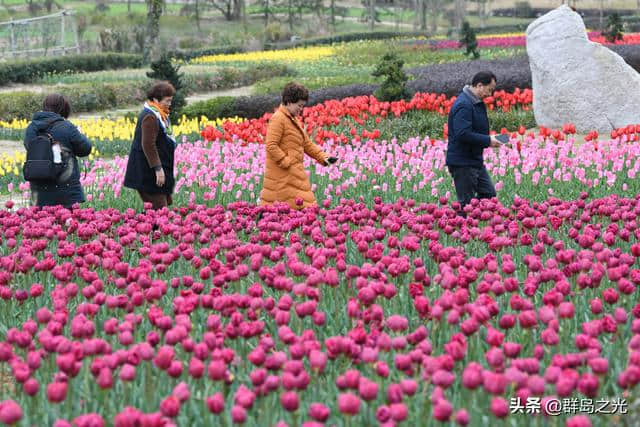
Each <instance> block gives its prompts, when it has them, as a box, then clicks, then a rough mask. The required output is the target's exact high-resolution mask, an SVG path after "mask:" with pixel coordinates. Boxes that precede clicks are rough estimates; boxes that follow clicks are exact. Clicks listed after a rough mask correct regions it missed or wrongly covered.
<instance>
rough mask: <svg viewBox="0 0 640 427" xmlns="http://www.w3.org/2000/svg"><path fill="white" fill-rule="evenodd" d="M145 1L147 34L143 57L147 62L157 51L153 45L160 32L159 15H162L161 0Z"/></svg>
mask: <svg viewBox="0 0 640 427" xmlns="http://www.w3.org/2000/svg"><path fill="white" fill-rule="evenodd" d="M146 3H147V34H146V40H145V44H144V52H143V57H144V59H145V61H146V62H149V60H151V58H152V57H153V55H154V53H155V52H156V51H157V48H156V46H155V44H156V41H157V40H158V34H159V33H160V17H161V16H162V4H163V3H164V1H163V0H146Z"/></svg>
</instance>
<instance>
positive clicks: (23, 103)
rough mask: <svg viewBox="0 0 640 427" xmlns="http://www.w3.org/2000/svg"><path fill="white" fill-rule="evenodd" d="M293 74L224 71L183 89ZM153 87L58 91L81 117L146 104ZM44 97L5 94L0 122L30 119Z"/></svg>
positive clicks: (85, 86) (262, 68)
mask: <svg viewBox="0 0 640 427" xmlns="http://www.w3.org/2000/svg"><path fill="white" fill-rule="evenodd" d="M291 74H293V71H292V70H291V69H289V68H288V67H286V66H285V65H282V64H269V63H267V64H260V65H258V66H256V67H252V68H251V69H249V70H244V71H243V70H238V69H236V68H232V67H225V68H221V69H220V70H219V71H218V72H216V73H206V74H189V75H186V76H185V77H184V87H185V90H186V92H187V93H188V94H189V93H194V92H207V91H212V90H218V89H228V88H230V87H236V86H246V85H250V84H253V83H255V82H257V81H259V80H263V79H268V78H272V77H277V76H283V75H291ZM152 83H153V81H152V80H151V79H147V80H145V81H142V82H138V84H131V82H122V83H119V82H116V83H78V84H73V85H60V86H57V87H56V88H55V90H56V91H58V92H60V93H63V94H64V95H66V96H67V97H68V98H69V102H70V103H71V109H72V110H73V111H74V112H76V113H78V112H91V111H100V110H108V109H114V108H125V107H130V106H132V105H137V104H139V103H141V102H142V101H144V99H145V95H146V92H147V89H148V88H149V87H150V85H151V84H152ZM44 96H45V94H44V93H39V92H31V91H16V92H8V93H5V94H3V96H2V97H0V120H11V119H13V118H26V119H28V118H31V115H32V114H33V112H34V111H38V110H40V108H41V106H42V100H43V98H44Z"/></svg>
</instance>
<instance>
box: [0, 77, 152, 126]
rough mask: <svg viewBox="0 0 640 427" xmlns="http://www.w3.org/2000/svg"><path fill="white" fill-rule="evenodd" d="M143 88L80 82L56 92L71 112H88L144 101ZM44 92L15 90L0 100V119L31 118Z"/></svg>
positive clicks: (39, 106) (125, 84)
mask: <svg viewBox="0 0 640 427" xmlns="http://www.w3.org/2000/svg"><path fill="white" fill-rule="evenodd" d="M145 89H146V88H136V87H131V85H130V84H128V83H104V84H101V85H98V86H96V85H95V84H92V83H83V84H77V85H72V86H66V87H64V86H63V87H61V88H60V89H58V90H59V91H60V92H61V93H64V95H65V96H66V97H67V98H68V99H69V103H70V104H71V110H72V111H73V112H76V113H77V112H87V111H96V110H107V109H112V108H118V107H121V106H123V105H133V104H136V103H140V102H141V101H142V100H144V99H145V94H146V91H145ZM44 95H45V94H43V93H38V92H29V91H18V92H11V93H10V94H5V95H4V96H2V97H0V120H11V119H14V118H18V119H30V118H31V116H32V115H33V113H34V112H35V111H40V110H41V109H42V99H43V98H44Z"/></svg>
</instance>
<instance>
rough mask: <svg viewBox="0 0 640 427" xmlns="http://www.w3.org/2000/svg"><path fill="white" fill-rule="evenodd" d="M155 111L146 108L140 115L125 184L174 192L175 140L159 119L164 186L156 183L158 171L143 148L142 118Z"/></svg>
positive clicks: (154, 191) (145, 190) (158, 145)
mask: <svg viewBox="0 0 640 427" xmlns="http://www.w3.org/2000/svg"><path fill="white" fill-rule="evenodd" d="M149 114H151V115H153V112H151V111H149V110H147V109H146V108H145V109H143V110H142V112H141V113H140V115H139V116H138V123H137V124H136V130H135V134H134V135H133V143H132V144H131V151H130V152H129V160H128V162H127V171H126V172H125V175H124V186H125V187H127V188H132V189H134V190H138V191H142V192H143V193H147V194H167V195H170V194H172V193H173V187H174V186H175V178H174V177H173V155H174V152H175V149H176V146H175V142H174V141H173V140H171V139H170V138H169V136H167V133H166V132H165V130H164V128H163V127H162V125H161V124H160V120H158V119H156V120H158V136H157V137H156V148H157V150H158V156H159V157H160V163H161V164H162V169H163V170H164V176H165V183H164V185H163V186H162V187H158V186H157V185H156V173H155V172H154V170H153V169H152V168H151V167H150V166H149V162H148V161H147V158H146V157H145V155H144V151H143V150H142V120H143V119H144V118H145V117H146V116H147V115H149Z"/></svg>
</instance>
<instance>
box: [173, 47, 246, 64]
mask: <svg viewBox="0 0 640 427" xmlns="http://www.w3.org/2000/svg"><path fill="white" fill-rule="evenodd" d="M243 51H244V49H243V48H242V47H241V46H225V47H212V48H207V49H196V50H186V51H183V50H174V51H171V52H169V53H168V55H169V56H170V57H171V58H173V59H177V60H180V61H190V60H192V59H193V58H197V57H199V56H205V55H223V54H231V53H238V52H243Z"/></svg>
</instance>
